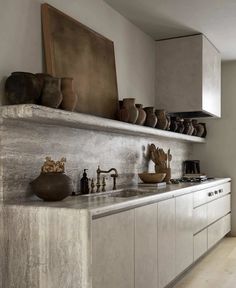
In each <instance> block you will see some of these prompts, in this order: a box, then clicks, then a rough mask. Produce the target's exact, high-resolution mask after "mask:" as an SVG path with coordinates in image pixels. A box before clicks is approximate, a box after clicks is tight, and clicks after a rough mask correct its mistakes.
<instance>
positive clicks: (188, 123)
mask: <svg viewBox="0 0 236 288" xmlns="http://www.w3.org/2000/svg"><path fill="white" fill-rule="evenodd" d="M193 131H194V127H193V124H192V120H191V119H188V118H187V119H184V132H183V133H184V134H186V135H192V133H193Z"/></svg>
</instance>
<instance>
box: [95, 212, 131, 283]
mask: <svg viewBox="0 0 236 288" xmlns="http://www.w3.org/2000/svg"><path fill="white" fill-rule="evenodd" d="M92 277H93V280H92V282H93V286H92V287H93V288H111V287H112V288H124V287H126V288H134V210H129V211H125V212H121V213H118V214H113V215H109V216H106V217H102V218H98V219H95V220H93V221H92Z"/></svg>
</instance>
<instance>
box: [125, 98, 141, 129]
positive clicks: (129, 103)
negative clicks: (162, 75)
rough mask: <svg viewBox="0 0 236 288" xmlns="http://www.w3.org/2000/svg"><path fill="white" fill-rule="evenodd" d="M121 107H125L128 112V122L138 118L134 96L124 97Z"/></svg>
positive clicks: (133, 121)
mask: <svg viewBox="0 0 236 288" xmlns="http://www.w3.org/2000/svg"><path fill="white" fill-rule="evenodd" d="M123 108H124V109H126V110H127V111H128V113H129V117H128V121H127V122H128V123H132V124H134V123H136V121H137V119H138V114H139V112H138V109H137V108H136V107H135V98H124V99H123Z"/></svg>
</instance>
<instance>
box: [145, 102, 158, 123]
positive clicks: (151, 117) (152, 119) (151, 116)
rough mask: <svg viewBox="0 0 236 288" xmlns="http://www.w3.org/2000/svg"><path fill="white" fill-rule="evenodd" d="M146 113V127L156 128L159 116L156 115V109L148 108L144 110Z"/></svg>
mask: <svg viewBox="0 0 236 288" xmlns="http://www.w3.org/2000/svg"><path fill="white" fill-rule="evenodd" d="M144 111H145V112H146V115H147V116H146V120H145V126H149V127H155V126H156V124H157V116H156V115H155V108H154V107H146V108H144Z"/></svg>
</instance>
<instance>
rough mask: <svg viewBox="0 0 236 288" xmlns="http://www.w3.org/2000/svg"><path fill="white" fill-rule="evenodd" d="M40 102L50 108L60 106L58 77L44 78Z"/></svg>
mask: <svg viewBox="0 0 236 288" xmlns="http://www.w3.org/2000/svg"><path fill="white" fill-rule="evenodd" d="M41 102H42V105H44V106H47V107H51V108H58V107H59V106H60V104H61V102H62V94H61V79H60V78H55V77H51V78H50V77H49V78H46V79H45V82H44V87H43V92H42V98H41Z"/></svg>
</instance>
